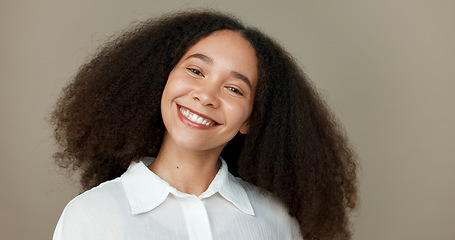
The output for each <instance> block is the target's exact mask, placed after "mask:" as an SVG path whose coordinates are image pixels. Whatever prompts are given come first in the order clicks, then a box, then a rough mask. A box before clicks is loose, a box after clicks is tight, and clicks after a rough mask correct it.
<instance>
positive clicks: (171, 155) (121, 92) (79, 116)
mask: <svg viewBox="0 0 455 240" xmlns="http://www.w3.org/2000/svg"><path fill="white" fill-rule="evenodd" d="M51 121H52V123H53V124H54V127H55V136H56V139H57V142H58V143H59V146H60V151H58V152H57V153H56V155H55V157H56V159H57V161H58V162H59V164H60V165H61V166H63V167H69V168H70V169H75V170H79V171H81V183H82V185H83V187H84V189H85V190H88V189H91V190H89V191H87V192H85V193H83V194H81V195H79V196H78V197H76V198H75V199H74V200H73V201H71V202H70V203H69V204H68V206H67V207H66V208H65V210H64V212H63V214H62V216H61V218H60V220H59V223H58V225H57V228H56V231H55V233H54V239H84V238H85V239H97V238H99V239H301V238H302V237H303V238H305V239H349V238H350V232H349V229H348V216H347V214H348V211H349V210H350V209H354V208H355V205H356V200H357V195H356V187H355V180H356V176H355V168H356V165H355V161H354V155H353V153H352V151H351V150H350V148H349V146H348V144H347V141H346V138H345V137H344V135H343V134H342V131H341V130H340V128H339V127H338V125H337V124H336V122H335V120H334V118H333V117H332V115H331V114H330V112H329V111H328V109H327V108H326V106H325V105H324V103H323V102H322V101H321V99H320V98H319V96H318V95H317V93H316V91H315V90H314V89H313V87H312V86H311V84H310V83H309V81H308V80H307V78H306V76H305V75H304V74H303V73H302V72H301V70H300V69H299V68H298V66H297V65H296V64H295V63H294V62H293V61H292V59H291V57H290V56H289V55H288V54H287V53H286V52H285V51H284V50H282V48H281V47H279V46H278V45H277V44H276V43H275V42H274V41H272V40H271V39H270V38H268V37H267V36H265V35H264V34H262V33H261V32H259V31H258V30H256V29H253V28H248V27H245V26H244V25H243V24H241V23H240V22H238V21H237V20H235V19H234V18H232V17H229V16H226V15H223V14H220V13H216V12H185V13H177V14H169V15H166V16H163V17H161V18H159V19H151V20H149V21H147V22H144V23H142V24H141V25H139V26H137V27H136V28H134V29H133V30H131V31H129V32H126V33H124V34H123V35H121V36H120V37H119V38H117V39H116V40H114V41H113V42H111V43H109V44H107V45H106V46H105V47H104V48H103V49H102V50H101V51H100V52H99V53H98V54H97V55H96V56H95V57H94V58H93V59H92V60H91V61H90V62H89V63H87V64H86V65H84V66H83V67H82V68H81V69H80V71H79V72H78V74H77V75H76V77H75V79H74V80H73V81H72V82H71V83H70V84H69V85H68V86H67V87H66V88H65V89H64V93H63V96H62V97H61V99H60V100H59V101H58V103H57V106H56V109H55V110H54V113H53V116H52V120H51ZM227 165H228V166H229V169H230V171H231V172H232V174H234V175H236V176H240V178H241V179H242V180H241V179H240V178H234V177H233V176H232V175H231V174H230V173H229V172H228V171H227ZM100 184H101V185H100Z"/></svg>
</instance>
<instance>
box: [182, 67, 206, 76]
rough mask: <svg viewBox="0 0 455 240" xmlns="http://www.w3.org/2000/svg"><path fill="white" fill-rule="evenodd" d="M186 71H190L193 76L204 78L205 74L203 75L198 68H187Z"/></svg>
mask: <svg viewBox="0 0 455 240" xmlns="http://www.w3.org/2000/svg"><path fill="white" fill-rule="evenodd" d="M186 69H188V71H190V72H191V73H193V74H196V75H198V76H202V77H204V74H202V72H201V71H199V70H197V69H196V68H186Z"/></svg>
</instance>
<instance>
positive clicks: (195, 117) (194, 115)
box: [190, 114, 197, 122]
mask: <svg viewBox="0 0 455 240" xmlns="http://www.w3.org/2000/svg"><path fill="white" fill-rule="evenodd" d="M190 120H191V121H192V122H196V120H197V115H196V114H192V115H191V118H190Z"/></svg>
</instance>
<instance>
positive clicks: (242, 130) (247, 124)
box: [239, 119, 250, 134]
mask: <svg viewBox="0 0 455 240" xmlns="http://www.w3.org/2000/svg"><path fill="white" fill-rule="evenodd" d="M249 130H250V119H248V120H246V121H245V123H244V124H243V125H242V127H241V128H240V130H239V132H240V133H241V134H248V131H249Z"/></svg>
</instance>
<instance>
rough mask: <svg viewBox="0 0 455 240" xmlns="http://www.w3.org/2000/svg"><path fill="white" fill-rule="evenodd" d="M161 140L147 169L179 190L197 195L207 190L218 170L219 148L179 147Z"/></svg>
mask: <svg viewBox="0 0 455 240" xmlns="http://www.w3.org/2000/svg"><path fill="white" fill-rule="evenodd" d="M166 142H167V141H163V144H162V145H161V148H160V151H159V153H158V156H157V157H156V160H155V161H154V162H153V163H152V164H151V165H150V166H149V169H150V170H151V171H153V172H154V173H155V174H156V175H158V176H159V177H160V178H161V179H163V180H164V181H166V182H167V183H169V184H170V185H171V186H172V187H174V188H176V189H177V190H179V191H180V192H184V193H188V194H192V195H196V196H199V195H201V194H202V193H203V192H205V191H206V190H207V188H208V187H209V185H210V183H211V182H212V181H213V179H214V178H215V176H216V174H217V172H218V165H217V162H218V158H219V155H220V153H221V150H222V148H221V149H220V150H208V151H195V150H187V149H181V148H177V147H175V146H173V145H172V144H167V143H166Z"/></svg>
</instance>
